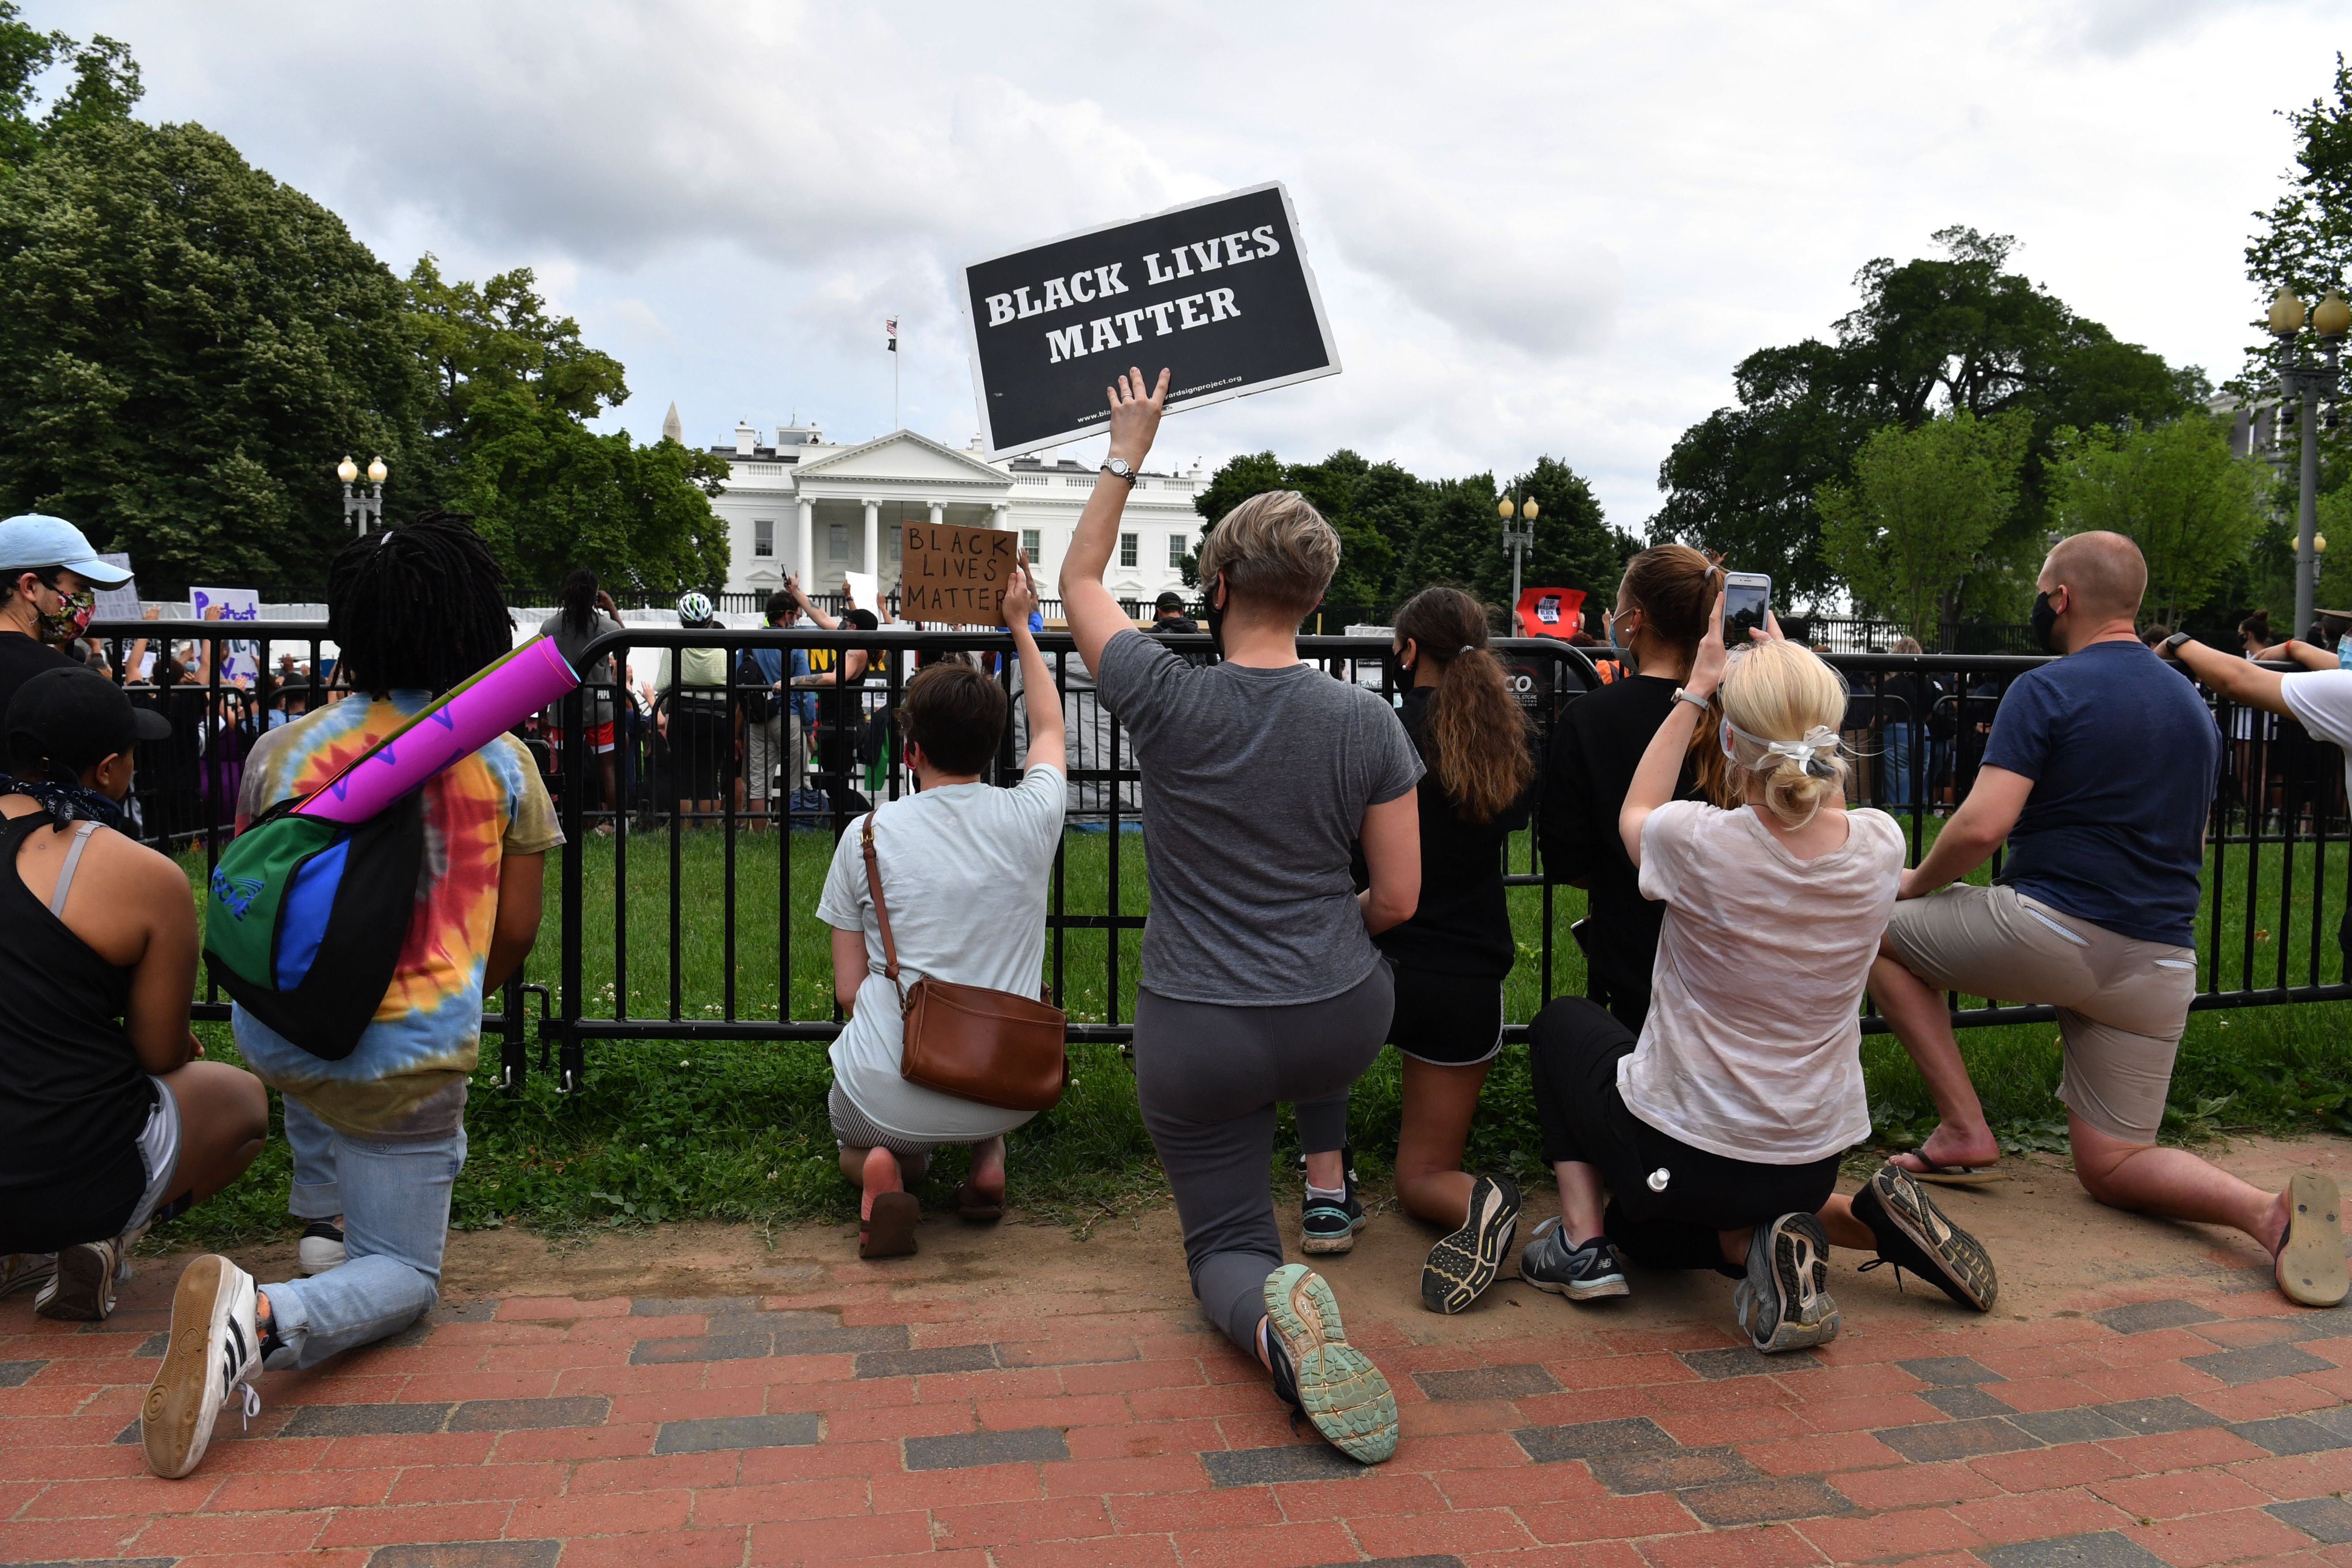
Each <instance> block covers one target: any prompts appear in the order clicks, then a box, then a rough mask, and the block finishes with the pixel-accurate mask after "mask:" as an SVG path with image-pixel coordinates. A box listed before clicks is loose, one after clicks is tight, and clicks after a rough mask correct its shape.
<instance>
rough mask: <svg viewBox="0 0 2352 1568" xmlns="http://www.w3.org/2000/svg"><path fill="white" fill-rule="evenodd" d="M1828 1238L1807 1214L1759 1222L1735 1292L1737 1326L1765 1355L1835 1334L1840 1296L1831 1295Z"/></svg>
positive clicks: (1822, 1341) (1816, 1342) (1824, 1340)
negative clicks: (1746, 1266) (1838, 1298)
mask: <svg viewBox="0 0 2352 1568" xmlns="http://www.w3.org/2000/svg"><path fill="white" fill-rule="evenodd" d="M1829 1259H1830V1238H1829V1237H1828V1236H1827V1235H1826V1234H1825V1233H1824V1232H1823V1231H1822V1222H1821V1221H1820V1220H1817V1219H1815V1218H1814V1217H1813V1216H1812V1215H1809V1214H1784V1215H1781V1216H1780V1218H1779V1219H1776V1220H1774V1221H1773V1222H1772V1223H1771V1224H1770V1225H1759V1226H1757V1227H1756V1230H1755V1234H1754V1235H1752V1236H1750V1237H1748V1278H1747V1279H1742V1280H1741V1281H1740V1282H1739V1284H1738V1288H1737V1289H1734V1290H1733V1291H1732V1293H1731V1303H1732V1309H1733V1310H1734V1311H1736V1312H1737V1313H1738V1316H1739V1326H1740V1327H1741V1328H1743V1329H1746V1330H1747V1331H1748V1339H1750V1340H1751V1341H1753V1342H1755V1345H1756V1348H1757V1349H1758V1350H1759V1351H1761V1352H1764V1353H1765V1354H1766V1355H1778V1354H1780V1352H1783V1351H1793V1350H1802V1349H1804V1348H1805V1347H1806V1346H1808V1345H1825V1344H1827V1343H1829V1342H1831V1341H1832V1340H1833V1339H1835V1338H1837V1332H1838V1304H1837V1298H1836V1297H1834V1296H1832V1295H1831V1294H1830V1293H1829V1289H1828V1285H1829V1274H1830V1262H1829Z"/></svg>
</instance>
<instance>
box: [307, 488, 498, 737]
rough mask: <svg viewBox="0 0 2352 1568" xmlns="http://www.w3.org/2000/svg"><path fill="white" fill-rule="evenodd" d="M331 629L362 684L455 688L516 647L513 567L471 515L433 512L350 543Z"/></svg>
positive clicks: (338, 562)
mask: <svg viewBox="0 0 2352 1568" xmlns="http://www.w3.org/2000/svg"><path fill="white" fill-rule="evenodd" d="M327 633H328V635H329V636H330V637H333V638H334V640H335V643H336V645H337V647H340V648H341V654H340V656H339V657H340V659H341V668H342V669H343V670H346V671H348V672H349V673H350V676H351V685H352V689H354V690H358V691H369V692H375V693H378V694H381V693H383V692H386V691H394V690H403V691H407V690H420V689H421V690H425V691H432V692H442V691H446V690H448V689H449V688H451V687H453V686H455V685H457V683H458V682H459V681H461V680H463V679H466V678H467V676H469V675H471V674H473V673H474V672H475V671H476V670H478V669H480V668H482V667H483V666H484V665H486V664H488V663H490V662H491V661H492V660H494V659H498V658H503V657H504V656H505V655H506V654H507V653H508V652H509V650H510V649H511V648H512V647H514V619H513V617H512V616H509V615H508V613H507V595H506V574H505V573H504V572H502V571H501V570H499V563H498V559H497V557H495V556H493V555H492V554H491V553H490V547H489V546H488V545H487V544H485V543H483V542H482V536H481V535H480V534H478V533H476V532H475V531H474V530H473V527H472V522H471V520H470V519H469V518H468V517H467V516H466V515H465V514H464V513H462V512H448V511H432V512H427V513H425V515H424V516H423V517H421V518H418V519H417V520H416V521H415V522H412V523H410V524H409V525H408V526H407V527H405V528H395V529H391V530H388V531H385V532H383V533H378V534H374V535H372V536H370V537H368V538H365V539H362V540H360V541H358V542H355V543H352V544H348V545H345V546H344V547H343V549H342V551H341V553H340V554H338V555H337V556H336V557H335V560H334V564H333V565H331V566H330V567H329V568H328V569H327Z"/></svg>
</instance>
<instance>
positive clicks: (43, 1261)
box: [0, 1252, 58, 1296]
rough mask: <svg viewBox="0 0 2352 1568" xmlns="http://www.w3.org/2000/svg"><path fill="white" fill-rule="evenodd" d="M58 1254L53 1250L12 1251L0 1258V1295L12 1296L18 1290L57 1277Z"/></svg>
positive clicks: (41, 1283) (43, 1283)
mask: <svg viewBox="0 0 2352 1568" xmlns="http://www.w3.org/2000/svg"><path fill="white" fill-rule="evenodd" d="M57 1272H58V1255H57V1254H56V1253H54V1252H12V1253H9V1254H8V1255H7V1256H6V1257H5V1258H0V1296H13V1295H15V1294H16V1292H17V1291H19V1290H30V1289H33V1288H34V1287H35V1286H37V1285H46V1284H47V1283H48V1282H49V1281H50V1280H51V1279H55V1278H56V1277H57Z"/></svg>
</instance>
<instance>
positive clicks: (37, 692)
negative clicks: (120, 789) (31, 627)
mask: <svg viewBox="0 0 2352 1568" xmlns="http://www.w3.org/2000/svg"><path fill="white" fill-rule="evenodd" d="M171 733H172V724H171V721H170V720H168V719H166V718H164V717H163V715H162V714H161V713H158V712H156V711H154V710H152V709H147V708H134V707H132V706H131V699H130V698H128V697H125V696H124V695H123V694H122V689H121V687H119V686H117V685H115V684H114V682H112V681H111V680H109V679H107V678H106V677H104V676H102V675H100V674H99V673H98V671H96V670H94V669H91V668H88V667H86V666H81V665H76V666H74V667H73V668H64V669H45V670H43V671H41V673H40V674H38V675H36V676H34V677H33V678H32V679H29V680H27V681H26V682H25V684H23V685H22V686H19V687H18V688H16V698H15V700H12V701H11V702H10V703H9V704H8V754H9V757H10V759H11V760H12V761H15V760H16V759H22V760H23V762H25V763H41V764H43V765H45V766H46V767H47V768H48V769H49V770H50V771H52V772H64V773H76V774H78V773H80V772H81V771H82V769H84V768H86V767H89V765H90V764H91V763H99V762H103V761H105V760H106V759H107V758H108V757H110V756H112V755H114V754H115V753H116V752H128V751H130V750H131V746H132V745H133V744H134V743H136V742H140V741H161V740H165V739H168V738H169V737H170V735H171Z"/></svg>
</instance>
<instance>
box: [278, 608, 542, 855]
mask: <svg viewBox="0 0 2352 1568" xmlns="http://www.w3.org/2000/svg"><path fill="white" fill-rule="evenodd" d="M579 684H580V677H579V676H577V675H575V674H573V673H572V667H571V666H570V665H569V664H566V663H565V662H564V661H563V656H562V654H560V653H558V652H557V651H556V650H555V644H554V643H553V642H551V641H550V640H549V639H548V638H546V637H533V638H532V639H531V640H530V641H529V642H527V643H525V644H523V645H522V647H519V648H517V649H515V650H514V651H513V652H512V653H510V654H509V655H507V656H506V657H505V658H501V659H499V661H498V662H497V663H495V664H492V665H490V666H488V668H483V669H481V670H478V671H477V672H476V673H475V674H473V675H471V676H468V677H467V679H466V680H465V681H464V682H463V683H462V684H461V685H458V686H455V687H452V688H451V689H449V690H448V691H447V692H446V694H445V695H443V696H442V697H441V699H440V700H437V701H436V702H435V703H433V704H432V706H430V707H428V708H425V709H424V710H422V711H420V712H418V713H417V714H416V716H415V717H414V718H412V719H411V720H409V721H408V722H407V723H405V724H404V725H402V726H401V727H400V728H399V729H397V730H395V731H393V732H392V733H391V734H389V735H386V736H385V737H384V738H383V740H381V741H378V742H376V743H375V744H374V746H373V747H371V748H370V749H369V750H368V751H367V752H365V753H363V754H362V756H361V757H360V758H359V760H358V761H356V762H354V763H352V764H351V765H350V766H349V767H346V768H345V769H344V770H343V771H342V772H341V773H338V774H336V775H335V776H334V777H333V778H332V779H331V780H329V781H328V782H327V784H326V785H325V786H324V787H323V788H321V789H320V790H318V791H317V792H316V793H314V794H313V795H311V796H310V799H308V800H306V801H304V802H303V803H302V804H301V805H298V806H296V807H295V808H294V809H295V810H296V811H297V812H299V813H300V814H302V815H303V816H323V817H325V818H327V819H328V820H329V821H331V822H365V821H366V820H367V819H368V818H369V817H371V816H374V815H375V814H376V813H377V812H379V811H382V810H383V808H384V807H385V806H387V805H391V804H392V803H393V802H394V801H396V800H398V799H399V798H400V797H401V796H403V795H406V794H408V793H409V792H410V791H411V790H414V789H417V788H420V787H422V786H423V784H425V781H426V780H427V779H429V778H431V777H432V776H433V775H434V774H436V773H439V772H440V771H441V770H442V769H443V768H446V767H447V766H448V765H449V764H450V763H454V762H456V761H457V759H458V758H460V757H466V756H471V755H472V754H473V753H474V752H478V751H479V750H481V749H482V748H483V747H484V746H486V745H488V744H489V742H490V740H491V738H492V737H493V736H496V735H499V734H502V733H504V732H505V731H508V730H511V729H513V728H514V727H515V726H516V725H517V724H520V722H522V721H523V720H525V719H527V718H529V717H530V715H531V714H533V713H536V712H538V711H539V710H541V709H542V708H544V707H546V706H547V705H548V704H550V703H551V702H553V701H554V700H556V699H557V698H559V697H562V696H563V695H564V694H565V693H566V692H568V691H570V690H571V689H572V688H573V687H575V686H577V685H579Z"/></svg>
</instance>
